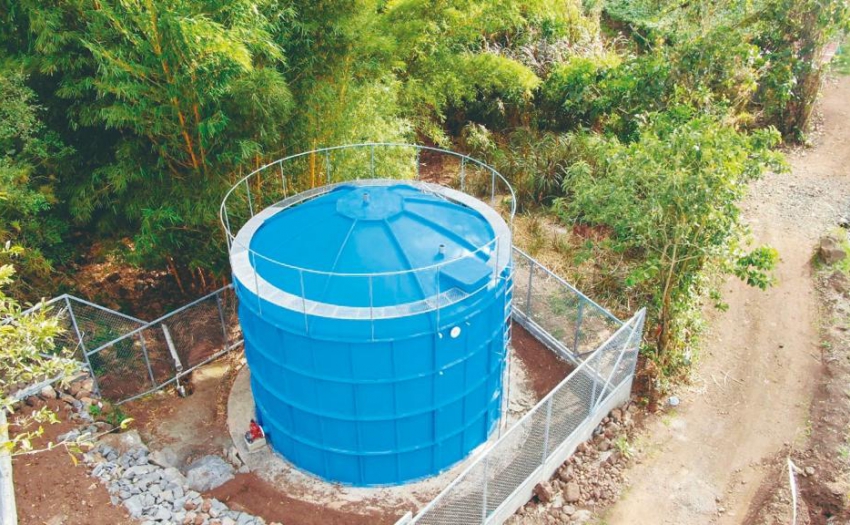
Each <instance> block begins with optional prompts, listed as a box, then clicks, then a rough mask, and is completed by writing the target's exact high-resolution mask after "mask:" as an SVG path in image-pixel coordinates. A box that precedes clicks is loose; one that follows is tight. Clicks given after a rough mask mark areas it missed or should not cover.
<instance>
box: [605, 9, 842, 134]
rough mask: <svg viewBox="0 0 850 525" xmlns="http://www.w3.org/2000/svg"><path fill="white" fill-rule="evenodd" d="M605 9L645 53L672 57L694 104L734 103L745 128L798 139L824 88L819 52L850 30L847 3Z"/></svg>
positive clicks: (686, 92) (678, 77)
mask: <svg viewBox="0 0 850 525" xmlns="http://www.w3.org/2000/svg"><path fill="white" fill-rule="evenodd" d="M605 10H606V13H607V14H608V16H609V17H610V19H611V20H612V21H613V22H615V23H616V24H617V25H621V26H625V27H627V28H628V31H629V34H630V35H631V36H632V38H633V40H634V42H635V43H636V44H637V45H638V47H639V48H640V49H641V50H654V52H659V51H661V50H665V52H669V53H670V58H671V65H672V66H673V76H674V78H675V79H676V81H677V83H679V84H681V85H682V86H683V87H684V88H685V89H684V90H682V91H681V93H682V94H684V95H686V97H687V98H688V99H690V100H691V102H693V103H696V104H697V105H700V104H704V103H705V102H706V101H714V102H719V103H723V104H727V105H730V106H732V107H734V108H735V109H736V112H738V113H742V114H743V115H741V116H742V117H743V122H744V123H745V124H748V125H749V124H753V123H756V122H757V123H760V124H763V125H772V126H774V127H776V128H777V129H778V130H779V131H780V132H781V133H782V134H783V136H784V137H785V138H787V139H791V140H797V141H799V140H801V139H802V138H803V135H804V134H805V131H806V127H807V125H808V121H809V117H810V115H811V111H812V105H813V104H814V102H815V100H816V98H817V93H818V90H819V88H820V79H821V75H822V73H823V64H822V63H821V60H820V58H821V52H822V50H823V48H824V46H825V45H826V44H827V43H828V42H829V41H830V40H831V39H833V38H835V37H836V36H837V35H839V34H840V32H841V31H846V29H847V28H848V24H850V4H848V3H847V2H845V1H844V0H826V1H821V0H756V1H753V2H743V3H742V2H732V1H730V2H719V3H717V2H715V3H705V2H685V3H682V2H678V1H675V2H674V1H669V2H663V1H662V2H659V1H656V0H608V1H607V2H606V4H605Z"/></svg>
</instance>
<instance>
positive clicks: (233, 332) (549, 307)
mask: <svg viewBox="0 0 850 525" xmlns="http://www.w3.org/2000/svg"><path fill="white" fill-rule="evenodd" d="M352 161H353V160H352ZM360 161H363V159H360ZM471 175H472V177H473V179H472V180H473V181H474V177H475V172H474V170H473V171H472V172H471ZM274 198H277V197H274ZM513 255H514V293H513V297H514V302H513V311H514V316H515V319H516V320H517V321H519V322H520V323H521V324H523V325H524V326H525V327H526V328H528V329H529V330H530V331H531V332H532V333H533V335H535V336H537V337H538V338H539V339H540V340H541V341H543V342H544V343H545V344H547V345H548V346H550V347H551V348H553V349H554V350H556V351H558V352H559V353H561V354H562V355H568V356H572V358H573V359H574V360H575V361H576V362H577V363H579V365H578V367H577V368H576V369H575V370H574V371H573V372H572V373H571V374H570V376H569V377H567V378H566V379H565V380H564V381H563V382H562V383H561V384H559V385H558V386H557V387H556V388H555V389H554V390H553V391H552V392H550V393H549V395H547V396H546V397H545V398H544V399H543V400H541V402H540V403H538V404H537V405H536V406H535V407H534V408H533V409H532V410H531V411H530V412H528V413H527V414H526V415H525V416H524V417H523V418H522V419H521V420H520V421H519V422H518V423H516V424H515V425H514V426H513V427H511V428H510V429H508V430H507V431H506V432H505V433H504V434H502V435H501V436H500V437H499V438H498V439H497V440H496V441H495V442H494V443H493V444H492V445H491V446H490V448H489V449H486V450H485V451H484V452H483V453H482V454H481V455H479V457H478V458H476V459H475V460H474V461H473V463H472V464H471V465H470V466H469V467H468V468H467V469H465V470H464V471H463V472H462V473H461V474H460V475H459V476H458V478H456V479H455V480H454V481H453V482H452V483H451V484H450V485H449V486H448V487H447V488H446V489H445V490H443V491H442V492H441V493H440V494H439V495H438V496H437V497H436V498H435V499H434V500H432V502H431V503H429V504H428V505H427V506H426V507H425V508H424V509H422V511H421V512H420V513H419V514H418V515H417V516H415V517H414V518H412V523H422V524H439V525H453V524H457V525H468V524H475V523H480V524H484V523H487V522H488V520H489V519H490V517H491V516H493V515H494V513H496V512H497V510H499V509H500V508H501V507H502V506H503V505H505V504H506V502H508V501H509V500H510V498H511V497H512V495H514V494H515V493H517V491H518V490H521V489H522V488H523V487H525V486H527V484H528V483H529V482H530V480H533V479H534V476H536V475H538V474H539V473H540V472H541V469H542V467H544V466H545V464H546V462H547V460H548V459H550V458H551V457H552V456H553V454H555V453H556V452H557V451H558V450H559V449H560V448H561V447H564V446H566V445H567V444H570V443H572V444H573V445H575V444H576V443H573V441H574V436H576V435H577V432H578V431H579V430H581V429H582V428H584V427H586V425H587V423H588V422H590V421H595V420H597V419H601V415H600V407H601V406H603V404H604V402H605V400H606V399H607V398H608V397H609V396H610V395H611V394H612V393H613V392H614V391H615V390H616V389H617V388H618V387H619V386H620V385H621V384H623V383H624V382H627V381H630V380H631V377H632V376H633V374H634V368H635V365H636V362H637V355H638V350H639V346H640V340H641V334H642V331H643V323H644V311H643V310H642V311H640V312H638V314H636V315H635V316H634V317H633V318H632V319H630V320H629V321H628V322H626V323H622V322H620V321H619V320H617V319H616V318H615V317H614V316H612V315H611V314H610V313H609V312H607V311H606V310H605V309H604V308H602V307H601V306H599V305H597V304H596V303H595V302H593V301H591V300H590V299H588V298H587V297H585V296H584V295H582V294H581V293H580V292H578V291H576V290H575V289H574V288H573V287H572V286H570V285H569V284H567V283H566V282H564V281H563V280H562V279H560V278H559V277H557V276H556V275H554V274H552V273H551V272H550V271H549V270H548V269H546V268H545V267H543V266H542V265H541V264H539V263H538V262H537V261H536V260H534V259H533V258H532V257H530V256H528V255H527V254H525V253H524V252H522V251H520V250H518V249H516V248H514V251H513ZM50 308H52V310H51V311H52V312H55V315H56V316H57V317H58V318H59V320H60V323H61V324H62V326H63V327H64V328H66V330H65V332H64V333H63V335H62V336H60V337H61V341H60V343H64V344H65V346H67V347H73V348H74V349H75V352H76V353H75V355H76V356H77V358H78V359H80V360H81V361H84V362H85V363H86V365H87V366H89V367H90V368H91V370H92V371H93V372H94V377H95V379H96V382H97V385H98V387H99V388H100V390H101V393H102V395H103V396H104V397H106V398H108V399H110V400H112V401H114V402H118V403H120V402H125V401H128V400H131V399H135V398H136V397H139V396H141V395H145V394H147V393H149V392H152V391H155V390H157V389H160V388H162V387H163V386H165V385H168V384H171V383H174V382H175V381H177V380H178V379H179V378H180V377H181V375H185V374H187V373H188V372H190V371H191V370H192V369H194V368H196V367H198V366H200V365H202V364H204V363H206V362H208V361H210V360H212V359H214V358H216V357H218V356H220V355H222V354H224V353H226V352H228V351H230V350H231V349H233V348H235V347H236V346H238V345H239V344H241V342H242V335H241V330H240V328H239V321H238V315H237V310H238V304H237V298H236V295H235V293H234V291H233V289H232V287H230V286H228V287H225V288H222V289H221V290H218V291H216V292H214V293H212V294H210V295H208V296H206V297H203V298H201V299H199V300H197V301H195V302H193V303H190V304H189V305H186V306H185V307H183V308H180V309H178V310H176V311H174V312H172V313H170V314H168V315H166V316H164V317H162V318H160V319H157V320H156V321H153V322H150V323H145V322H143V321H140V320H138V319H133V318H131V317H128V316H125V315H122V314H120V313H118V312H114V311H111V310H108V309H106V308H102V307H99V306H97V305H93V304H91V303H88V302H86V301H83V300H80V299H77V298H75V297H72V296H62V297H60V298H57V300H54V301H52V304H51V305H50Z"/></svg>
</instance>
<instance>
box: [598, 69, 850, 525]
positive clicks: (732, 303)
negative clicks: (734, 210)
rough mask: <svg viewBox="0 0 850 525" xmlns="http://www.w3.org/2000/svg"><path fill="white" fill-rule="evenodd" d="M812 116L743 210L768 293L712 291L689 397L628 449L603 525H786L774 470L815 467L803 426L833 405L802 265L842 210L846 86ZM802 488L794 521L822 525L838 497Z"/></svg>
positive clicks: (847, 185) (825, 462) (848, 104)
mask: <svg viewBox="0 0 850 525" xmlns="http://www.w3.org/2000/svg"><path fill="white" fill-rule="evenodd" d="M821 111H822V115H823V121H822V124H821V126H820V129H819V130H818V132H817V133H816V134H815V146H814V147H813V148H811V149H808V150H801V151H796V152H792V154H791V155H790V161H791V165H792V172H791V173H790V174H783V175H770V176H768V177H766V178H765V179H763V180H761V181H758V182H757V183H755V184H754V185H753V187H752V191H751V195H750V196H749V198H748V199H747V201H746V203H745V217H746V218H747V219H748V223H749V225H750V227H751V228H752V231H753V234H754V237H755V240H756V241H757V242H758V243H768V244H771V245H772V246H773V247H775V248H776V249H777V250H778V251H779V254H780V257H781V261H780V263H779V266H778V269H777V277H778V282H777V284H776V285H775V286H773V287H772V288H771V289H770V290H768V291H767V292H761V291H759V290H757V289H753V288H750V287H747V286H746V285H744V284H743V283H740V282H739V281H737V280H734V279H730V280H729V281H727V282H726V283H725V284H724V285H723V287H722V291H723V297H724V300H725V301H726V303H727V304H728V310H727V311H725V312H719V311H714V310H712V311H711V312H709V315H708V316H709V336H708V337H707V339H706V342H705V348H704V350H703V352H702V354H701V355H700V356H699V362H698V365H697V366H696V368H695V371H694V378H693V382H692V385H691V386H690V387H688V388H684V389H682V391H681V392H678V395H679V397H680V398H681V401H682V403H681V405H680V406H679V407H677V408H675V409H673V408H669V407H668V408H667V409H666V412H665V413H664V414H662V415H660V416H659V417H657V418H654V420H653V421H651V422H649V423H648V425H647V428H646V431H645V432H644V433H643V435H642V436H641V437H640V438H639V440H638V441H637V443H636V445H637V448H638V449H639V451H640V453H639V457H638V464H637V465H636V466H634V467H633V468H632V469H631V470H630V472H629V473H628V476H629V478H630V479H631V481H632V485H631V487H630V488H629V489H628V491H627V493H626V494H625V496H624V497H623V498H622V499H621V500H620V501H619V502H618V503H617V504H615V505H614V506H613V507H612V508H610V509H609V510H608V512H607V513H606V515H605V519H606V520H607V522H608V523H611V524H619V523H622V524H632V523H654V524H661V523H665V524H666V523H670V524H693V525H700V524H708V523H712V524H715V523H717V524H724V523H730V524H731V523H736V524H738V523H753V524H755V523H789V522H790V511H791V508H790V505H788V504H787V500H788V497H789V496H790V493H789V492H787V490H788V489H787V487H788V472H787V469H785V466H784V465H785V462H786V461H785V458H786V457H787V456H788V455H789V454H792V455H794V457H798V458H799V457H801V456H802V458H803V459H805V458H806V455H807V454H808V455H809V459H813V458H815V457H816V456H817V454H816V453H813V451H814V450H817V449H819V448H820V447H821V446H822V445H823V441H822V440H823V439H824V438H823V437H820V436H821V434H823V435H824V436H825V435H828V433H826V431H825V430H823V431H822V430H821V428H820V427H819V426H817V425H816V424H815V425H813V424H812V420H813V419H814V420H815V421H817V419H818V418H822V417H824V415H822V414H823V412H822V411H821V410H820V409H819V408H818V407H820V406H821V405H823V406H829V405H830V404H831V403H833V402H834V401H835V396H837V395H839V394H838V393H837V392H830V391H828V390H824V389H823V386H822V385H823V384H824V381H827V382H828V381H829V379H828V378H829V374H828V373H827V374H825V370H824V358H823V354H822V349H821V347H820V345H819V343H820V340H819V334H818V321H819V310H818V307H819V305H818V303H819V301H818V295H817V293H816V286H815V279H814V275H813V273H814V272H813V269H812V265H811V258H812V254H813V251H814V245H815V243H816V241H817V239H818V237H819V236H820V235H821V234H822V233H824V232H825V231H826V230H828V229H829V228H830V227H831V226H832V225H834V224H836V222H837V220H838V218H839V217H840V216H842V215H843V214H844V213H846V211H847V210H848V202H847V200H848V196H850V177H848V169H850V147H848V144H850V119H849V118H848V113H850V77H843V78H840V79H838V80H837V81H835V82H832V83H830V84H829V85H828V86H826V88H825V90H824V96H823V100H822V104H821ZM845 386H846V382H844V384H843V386H842V389H843V388H844V387H845ZM840 395H841V396H843V397H846V396H845V395H844V394H843V393H842V394H840ZM813 408H814V409H813ZM844 432H846V427H845V429H842V432H841V434H840V435H841V436H842V439H844V438H843V436H844ZM830 439H831V438H830ZM799 451H802V452H799ZM823 456H824V457H823V459H822V460H821V462H820V463H819V464H817V465H813V468H814V469H815V475H814V476H815V477H816V476H817V475H818V474H817V472H820V471H821V469H823V471H824V472H825V473H826V474H829V473H830V471H831V470H830V469H833V467H830V466H829V463H830V462H833V463H834V462H835V459H836V458H835V456H834V455H831V454H823ZM783 469H785V470H783ZM802 479H803V481H802V487H803V494H804V498H805V499H806V501H805V502H804V504H803V505H801V506H800V507H799V508H798V511H801V512H805V513H808V516H807V517H806V519H807V520H811V523H825V522H826V521H825V520H827V519H828V517H827V516H826V515H827V514H834V513H835V512H836V511H835V509H832V510H830V509H829V508H828V507H829V505H830V501H832V502H834V500H835V498H836V496H837V495H840V493H841V490H842V486H835V485H832V486H830V485H822V484H816V485H815V486H810V485H809V479H810V478H809V477H807V476H802ZM824 487H826V488H824ZM845 488H846V487H845ZM783 490H785V491H786V494H785V496H783V495H782V494H781V492H782V491H783ZM824 492H826V494H824ZM835 492H838V493H839V494H835ZM846 493H847V491H846V490H844V494H846ZM825 496H828V497H825ZM783 498H784V499H785V500H786V503H785V504H784V505H783V504H782V500H783ZM838 499H841V498H838ZM824 511H825V512H824ZM800 523H803V521H800Z"/></svg>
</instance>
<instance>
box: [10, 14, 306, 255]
mask: <svg viewBox="0 0 850 525" xmlns="http://www.w3.org/2000/svg"><path fill="white" fill-rule="evenodd" d="M22 4H23V5H22V7H21V11H22V12H23V18H24V19H25V20H26V28H27V32H28V35H29V38H30V42H31V45H32V46H33V50H34V52H35V53H34V56H32V57H30V58H29V60H28V63H29V64H30V65H31V67H32V68H33V70H34V71H35V72H37V73H39V74H40V75H43V76H56V77H58V78H59V79H60V80H59V82H58V84H57V86H56V89H55V92H54V94H55V95H56V96H58V97H59V98H60V99H62V100H64V101H65V105H64V109H65V114H64V115H63V117H64V118H66V119H67V126H68V128H69V129H74V128H79V129H83V130H87V129H100V130H103V131H105V132H108V133H110V134H111V135H112V137H111V140H107V141H105V142H104V144H103V146H106V147H107V148H108V151H109V156H108V158H106V159H104V162H102V163H101V164H100V165H99V166H97V167H95V168H94V169H92V170H91V172H82V173H79V172H78V173H76V175H75V176H74V177H73V178H72V179H70V180H67V181H64V182H66V183H67V184H68V187H69V189H68V193H69V194H68V199H69V209H70V212H71V214H72V216H73V217H74V218H75V219H76V220H77V221H78V222H81V223H86V222H89V221H97V222H98V223H100V224H101V225H103V229H104V230H106V231H109V230H111V231H112V232H115V230H116V229H117V228H116V223H117V224H118V225H122V224H123V225H125V226H126V227H127V229H128V230H129V231H131V232H133V233H134V234H135V240H136V246H135V248H136V253H137V255H138V257H139V260H141V261H142V262H146V263H150V264H163V263H168V264H172V265H173V259H175V258H176V259H178V261H179V262H180V263H183V264H188V265H189V266H190V267H201V268H219V267H220V262H221V256H222V253H223V250H222V249H221V248H222V244H221V243H211V242H209V241H210V238H211V236H212V234H213V232H214V231H215V230H216V222H217V221H216V209H217V203H218V202H219V201H220V199H221V196H222V195H223V193H224V191H225V189H226V188H227V186H228V185H229V184H230V183H231V181H233V180H235V176H236V173H235V171H236V170H237V168H238V167H241V166H243V165H245V164H247V163H252V162H256V161H257V160H258V158H259V157H261V156H263V155H265V154H267V153H269V152H270V151H273V150H275V149H279V147H280V143H281V140H282V135H283V133H282V130H283V126H284V125H285V123H286V120H287V118H288V115H289V112H290V110H291V100H292V98H291V95H290V92H289V89H288V86H287V84H286V81H285V79H284V78H283V75H282V74H281V73H280V71H279V68H280V67H281V66H282V64H283V59H284V57H283V52H282V50H281V49H280V47H279V46H278V45H277V44H276V43H275V42H274V40H273V38H272V35H271V33H270V31H271V27H270V21H269V20H268V19H267V18H266V17H265V16H264V15H263V14H262V13H263V10H261V9H257V5H256V3H255V2H248V1H241V2H222V3H219V4H216V3H214V2H204V1H200V0H166V1H157V2H154V1H152V0H148V1H142V0H138V1H129V2H118V1H93V0H65V1H62V2H51V3H42V2H35V1H26V2H23V3H22Z"/></svg>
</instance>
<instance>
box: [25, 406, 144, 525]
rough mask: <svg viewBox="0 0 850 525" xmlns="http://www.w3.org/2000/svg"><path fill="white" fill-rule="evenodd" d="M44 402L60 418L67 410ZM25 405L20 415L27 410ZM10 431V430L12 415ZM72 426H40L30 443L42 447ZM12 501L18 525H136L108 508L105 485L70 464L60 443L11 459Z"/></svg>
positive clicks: (118, 510)
mask: <svg viewBox="0 0 850 525" xmlns="http://www.w3.org/2000/svg"><path fill="white" fill-rule="evenodd" d="M49 406H50V407H51V408H52V409H54V410H55V411H56V412H57V413H58V414H60V415H61V416H62V417H65V418H67V416H69V415H70V412H68V411H66V410H65V407H67V405H65V403H63V402H61V401H51V402H50V403H49ZM28 412H29V409H28V410H26V411H24V412H23V413H28ZM10 423H12V425H11V427H10V430H11V432H12V434H14V433H15V430H16V427H15V426H14V417H13V418H11V419H10ZM75 427H76V425H74V424H72V423H70V422H67V421H63V422H62V423H58V424H55V425H45V426H44V434H43V435H42V437H40V438H38V439H37V440H36V441H35V442H34V443H33V446H34V447H35V448H36V449H40V448H44V447H46V446H47V444H48V443H50V442H56V436H59V435H61V434H63V433H65V432H68V431H69V430H71V429H73V428H75ZM12 470H13V473H14V474H13V475H14V479H15V500H16V503H17V507H18V523H19V524H20V525H79V524H86V525H131V524H134V523H138V522H137V521H136V520H133V519H132V518H130V517H129V515H128V514H127V513H126V512H125V511H124V508H123V507H116V506H113V505H112V504H111V502H110V500H109V493H108V492H107V491H106V488H105V487H104V486H103V485H101V484H100V483H98V481H97V480H96V479H95V478H91V477H89V476H88V474H87V472H86V467H85V465H84V464H82V463H80V464H78V465H74V462H73V461H72V459H71V457H70V455H69V454H68V452H67V451H66V450H65V449H64V448H62V447H60V448H54V449H53V450H49V451H44V452H39V453H37V454H33V455H27V456H16V457H14V458H13V460H12Z"/></svg>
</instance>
